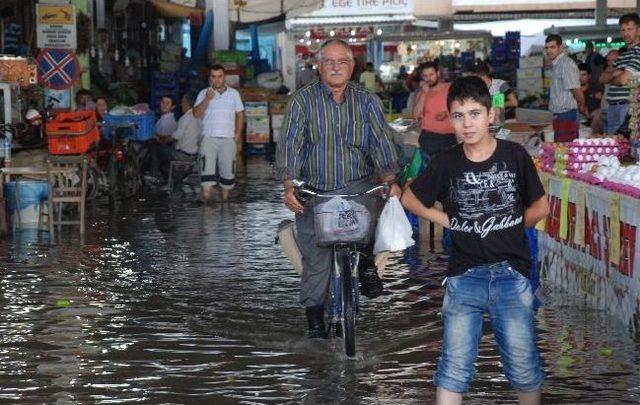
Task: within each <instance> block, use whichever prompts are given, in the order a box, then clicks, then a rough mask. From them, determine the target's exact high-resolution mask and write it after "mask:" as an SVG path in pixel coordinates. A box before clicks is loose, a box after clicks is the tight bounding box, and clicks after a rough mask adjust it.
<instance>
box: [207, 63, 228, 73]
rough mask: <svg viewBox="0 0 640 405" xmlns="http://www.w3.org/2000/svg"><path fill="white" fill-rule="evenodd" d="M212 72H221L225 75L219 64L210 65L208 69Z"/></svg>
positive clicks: (222, 67)
mask: <svg viewBox="0 0 640 405" xmlns="http://www.w3.org/2000/svg"><path fill="white" fill-rule="evenodd" d="M212 70H222V73H227V71H226V70H225V69H224V66H222V65H221V64H219V63H216V64H215V65H211V67H210V68H209V71H212Z"/></svg>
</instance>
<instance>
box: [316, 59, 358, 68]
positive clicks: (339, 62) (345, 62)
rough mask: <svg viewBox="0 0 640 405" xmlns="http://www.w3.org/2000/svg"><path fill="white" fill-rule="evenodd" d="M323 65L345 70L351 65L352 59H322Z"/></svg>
mask: <svg viewBox="0 0 640 405" xmlns="http://www.w3.org/2000/svg"><path fill="white" fill-rule="evenodd" d="M322 63H323V64H325V65H328V66H330V67H334V66H338V67H340V68H345V67H347V66H349V65H350V64H351V59H322Z"/></svg>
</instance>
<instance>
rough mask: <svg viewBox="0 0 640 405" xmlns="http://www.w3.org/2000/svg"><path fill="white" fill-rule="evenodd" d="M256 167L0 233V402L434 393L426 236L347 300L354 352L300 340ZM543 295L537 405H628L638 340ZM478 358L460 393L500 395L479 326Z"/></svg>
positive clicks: (220, 400) (248, 400) (431, 258)
mask: <svg viewBox="0 0 640 405" xmlns="http://www.w3.org/2000/svg"><path fill="white" fill-rule="evenodd" d="M270 172H271V168H270V166H269V164H268V163H266V162H265V161H264V160H262V159H261V158H252V159H250V160H249V162H248V163H247V168H246V170H245V173H242V174H240V176H239V181H240V187H239V188H238V191H237V193H236V195H235V199H234V202H231V203H228V204H214V205H211V206H199V205H197V204H195V203H194V197H193V196H189V195H187V196H185V197H183V198H179V199H167V198H166V197H160V196H156V197H153V196H149V197H147V198H146V200H140V201H134V202H129V203H126V204H125V203H117V204H116V205H115V206H112V207H110V206H109V205H108V203H107V201H106V200H104V201H103V200H100V201H98V202H96V203H94V204H92V205H91V206H90V207H89V213H88V217H89V222H88V223H89V225H88V231H87V235H86V239H85V243H84V245H82V246H81V245H80V244H79V241H78V237H77V236H76V235H75V234H74V232H73V229H72V228H70V229H69V230H68V231H67V233H66V234H65V235H64V239H63V241H62V242H61V243H59V244H58V245H56V246H50V245H49V243H48V242H47V240H46V238H47V236H46V234H41V235H40V236H39V238H38V235H37V234H35V233H34V232H28V231H22V232H20V233H19V234H17V235H16V236H14V237H13V239H12V240H11V241H10V242H5V241H3V242H0V252H2V253H0V403H16V404H30V403H34V404H36V403H37V404H41V403H48V404H107V403H109V404H110V403H128V402H136V403H144V404H169V403H171V404H300V403H302V404H336V403H344V404H372V403H375V404H425V403H433V401H434V397H435V389H434V388H433V387H432V385H431V382H430V381H431V379H432V376H433V374H434V372H435V369H436V365H437V360H438V356H439V351H440V339H441V334H442V328H441V323H440V318H439V310H440V305H441V302H442V295H443V289H442V287H441V286H440V284H441V282H442V279H443V270H444V267H445V265H446V263H445V262H444V261H442V260H441V258H440V257H439V256H437V255H433V254H430V253H429V252H428V251H427V250H426V249H425V248H414V249H410V251H408V252H406V253H405V254H404V255H400V256H398V257H396V258H394V260H393V263H392V264H391V265H390V266H389V268H388V271H387V273H386V276H385V284H386V293H385V294H384V295H383V296H382V297H379V298H377V299H375V300H366V299H365V301H363V314H362V317H361V319H360V321H359V323H358V331H357V336H358V339H359V340H358V356H357V359H356V360H348V359H346V358H344V356H343V355H342V352H341V346H340V340H336V339H332V340H328V341H320V342H318V341H308V340H305V339H304V332H305V328H306V324H305V320H304V313H303V310H302V308H301V307H300V306H299V305H298V304H297V293H298V290H297V282H298V277H297V276H296V275H295V274H294V273H293V272H292V270H291V267H290V265H289V264H288V263H287V261H286V259H285V258H284V256H283V254H282V253H281V251H280V250H279V248H278V246H276V245H274V230H275V228H276V226H277V224H278V223H279V222H280V221H281V220H282V219H284V218H289V217H290V214H289V213H288V211H287V210H286V209H285V207H284V205H283V204H282V203H281V193H282V192H281V188H280V187H279V186H278V185H277V183H275V182H274V181H272V180H271V179H270ZM542 290H543V291H542V292H541V299H542V301H543V307H542V308H541V309H540V310H539V312H538V317H537V322H538V329H539V346H540V348H541V353H542V356H543V358H544V362H545V371H546V373H547V380H546V383H545V386H544V403H557V404H596V403H597V404H619V403H639V402H640V369H639V368H640V366H639V364H640V340H639V339H637V338H635V340H634V337H633V336H632V335H630V334H629V332H628V330H627V328H626V326H625V325H624V324H622V323H620V322H618V321H616V320H614V319H612V318H611V317H610V316H608V315H606V314H605V313H602V312H597V311H593V310H588V309H586V308H584V307H582V306H581V305H580V304H579V303H578V302H576V301H574V300H572V299H570V298H567V297H565V296H564V295H563V294H562V293H560V292H558V291H554V290H552V289H551V288H549V287H548V286H543V288H542ZM487 329H488V328H487ZM477 365H478V374H477V376H476V379H475V381H474V383H473V385H472V388H471V391H470V393H469V394H467V395H466V396H465V400H466V402H465V403H468V404H495V403H501V404H502V403H514V402H515V394H514V393H513V392H512V391H511V390H510V388H509V385H508V382H507V381H506V380H505V378H504V377H503V375H502V373H501V369H500V364H499V357H498V353H497V351H496V349H495V347H494V345H493V337H492V336H491V334H490V332H487V333H486V334H485V337H484V338H483V339H482V342H481V350H480V356H479V358H478V364H477Z"/></svg>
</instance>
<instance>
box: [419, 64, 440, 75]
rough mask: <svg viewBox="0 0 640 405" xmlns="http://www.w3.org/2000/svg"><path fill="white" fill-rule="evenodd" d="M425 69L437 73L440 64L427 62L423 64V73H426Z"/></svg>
mask: <svg viewBox="0 0 640 405" xmlns="http://www.w3.org/2000/svg"><path fill="white" fill-rule="evenodd" d="M425 69H433V70H435V71H436V72H437V71H438V64H437V63H435V62H432V61H429V62H425V63H423V64H422V71H424V70H425ZM422 71H420V73H422Z"/></svg>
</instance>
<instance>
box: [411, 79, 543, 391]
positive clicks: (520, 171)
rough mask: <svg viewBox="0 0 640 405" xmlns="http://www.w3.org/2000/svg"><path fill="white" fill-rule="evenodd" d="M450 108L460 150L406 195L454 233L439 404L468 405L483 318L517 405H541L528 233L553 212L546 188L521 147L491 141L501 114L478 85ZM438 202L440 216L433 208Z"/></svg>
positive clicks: (458, 93)
mask: <svg viewBox="0 0 640 405" xmlns="http://www.w3.org/2000/svg"><path fill="white" fill-rule="evenodd" d="M447 108H448V110H449V117H450V118H449V119H450V121H451V124H452V126H453V128H454V131H455V134H456V136H457V137H458V139H460V140H461V141H462V143H460V144H458V145H456V146H454V147H453V148H451V149H449V150H447V151H445V152H442V153H441V154H440V155H438V156H436V157H435V158H434V159H433V160H432V161H431V163H430V164H429V166H428V167H427V169H426V170H425V172H424V173H423V174H422V175H420V176H419V177H418V178H417V179H416V180H415V182H413V184H411V186H410V188H409V189H407V190H406V191H405V193H404V195H403V197H402V202H403V204H404V206H405V207H406V208H407V209H409V210H410V211H411V212H413V213H414V214H416V215H419V216H421V217H423V218H425V219H427V220H429V221H433V222H436V223H438V224H440V225H442V226H444V227H446V228H449V229H450V230H451V235H452V239H453V252H452V254H451V258H450V261H449V267H448V269H447V278H445V282H444V284H445V285H446V292H445V297H444V303H443V306H442V318H443V322H444V339H443V348H442V357H441V359H440V363H439V365H438V371H437V373H436V375H435V377H434V384H435V385H436V386H437V387H438V389H437V394H436V398H437V402H438V403H439V404H459V403H461V402H462V393H464V392H465V391H467V389H468V387H469V383H470V382H471V380H472V378H473V375H474V371H475V370H474V361H475V359H476V356H477V354H478V343H479V340H480V337H481V336H482V317H483V314H484V313H485V312H486V313H489V315H490V319H491V324H492V329H493V332H494V335H495V336H496V340H497V343H498V348H499V349H500V354H501V358H502V364H503V367H504V371H505V374H506V376H507V378H508V379H509V381H510V382H511V385H512V386H513V387H514V388H515V389H516V391H517V392H518V400H519V402H520V404H538V403H540V387H541V385H542V380H543V378H544V377H543V373H542V369H541V367H540V358H539V355H538V351H537V348H536V345H535V333H534V328H533V318H534V311H533V292H532V291H531V285H530V283H529V280H528V278H527V276H528V269H529V250H528V246H527V240H526V239H525V226H532V225H534V224H535V223H536V222H538V221H539V220H540V219H542V218H544V217H545V216H546V215H547V213H548V210H549V208H548V203H547V199H546V196H545V194H544V189H543V188H542V185H541V183H540V179H539V178H538V175H537V173H536V170H535V168H534V166H533V163H532V161H531V158H530V157H529V155H528V154H527V152H526V151H525V150H524V148H522V147H521V146H520V145H518V144H515V143H512V142H508V141H503V140H499V139H496V138H494V137H492V136H491V135H490V134H489V124H490V123H491V121H492V120H493V118H494V112H493V110H492V109H491V98H490V96H489V91H488V89H487V86H486V85H485V83H484V82H483V81H482V80H481V79H480V78H478V77H474V76H470V77H464V78H460V79H457V80H456V81H454V82H453V84H452V86H451V89H450V90H449V93H448V95H447ZM436 201H440V202H441V203H442V206H443V210H440V209H437V208H434V206H433V205H434V203H435V202H436Z"/></svg>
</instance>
